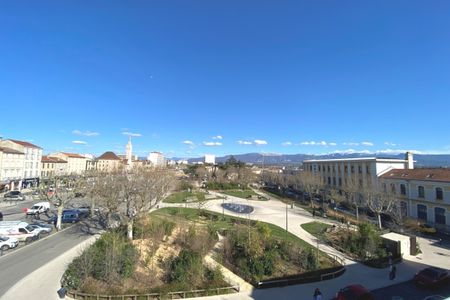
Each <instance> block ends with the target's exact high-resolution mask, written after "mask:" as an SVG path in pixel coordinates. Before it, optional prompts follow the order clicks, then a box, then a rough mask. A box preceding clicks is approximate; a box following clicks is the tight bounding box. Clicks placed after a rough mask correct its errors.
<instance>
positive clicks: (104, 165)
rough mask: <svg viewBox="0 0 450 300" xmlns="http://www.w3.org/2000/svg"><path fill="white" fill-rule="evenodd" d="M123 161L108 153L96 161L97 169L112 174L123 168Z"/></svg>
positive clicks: (112, 153)
mask: <svg viewBox="0 0 450 300" xmlns="http://www.w3.org/2000/svg"><path fill="white" fill-rule="evenodd" d="M122 165H123V164H122V159H121V158H120V157H118V156H117V155H116V154H115V153H114V152H111V151H108V152H105V153H103V154H102V155H100V156H99V157H97V158H96V159H95V169H96V170H98V171H101V172H112V171H115V170H118V169H119V168H120V167H121V166H122Z"/></svg>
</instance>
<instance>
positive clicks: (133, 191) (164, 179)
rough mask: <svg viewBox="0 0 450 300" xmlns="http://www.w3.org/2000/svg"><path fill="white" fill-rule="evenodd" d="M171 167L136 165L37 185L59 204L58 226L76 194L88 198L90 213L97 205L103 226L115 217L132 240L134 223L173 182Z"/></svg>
mask: <svg viewBox="0 0 450 300" xmlns="http://www.w3.org/2000/svg"><path fill="white" fill-rule="evenodd" d="M174 179H175V177H174V174H173V172H172V171H171V170H170V169H165V168H146V167H136V168H133V169H131V170H127V169H118V170H116V171H114V172H108V173H101V172H91V173H86V174H85V175H84V176H73V177H53V178H49V179H47V180H46V181H45V182H43V183H42V184H41V185H40V191H41V195H43V196H44V197H46V198H47V199H48V200H49V201H51V202H53V203H55V204H56V205H57V206H58V211H57V223H56V226H57V228H60V227H61V216H62V212H63V210H64V209H65V208H66V207H67V206H68V205H69V204H70V203H71V202H72V201H73V200H74V199H75V197H76V196H80V195H86V196H88V197H89V198H90V199H91V203H90V204H91V212H92V215H93V212H94V209H95V208H96V207H98V208H99V210H98V211H99V216H100V219H101V221H102V222H103V223H104V225H105V226H111V224H112V223H113V218H114V217H116V218H117V219H119V220H118V221H119V222H120V223H121V224H126V226H127V236H128V239H130V240H132V239H133V225H134V222H135V221H136V220H137V219H139V218H141V217H142V216H143V215H147V213H148V212H149V211H150V210H151V209H152V208H154V207H155V206H156V205H158V203H159V202H160V201H161V200H162V199H164V197H166V196H167V195H168V193H169V192H170V191H171V190H172V188H173V185H174Z"/></svg>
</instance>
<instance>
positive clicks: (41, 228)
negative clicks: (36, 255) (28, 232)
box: [30, 223, 53, 234]
mask: <svg viewBox="0 0 450 300" xmlns="http://www.w3.org/2000/svg"><path fill="white" fill-rule="evenodd" d="M30 226H31V227H33V228H34V230H37V232H39V234H41V233H47V234H49V233H50V232H52V230H53V226H51V225H47V224H43V223H32V224H30Z"/></svg>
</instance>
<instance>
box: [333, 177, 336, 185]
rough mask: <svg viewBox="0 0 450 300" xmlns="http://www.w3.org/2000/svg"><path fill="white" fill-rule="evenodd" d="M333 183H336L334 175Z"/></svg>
mask: <svg viewBox="0 0 450 300" xmlns="http://www.w3.org/2000/svg"><path fill="white" fill-rule="evenodd" d="M333 185H336V177H333Z"/></svg>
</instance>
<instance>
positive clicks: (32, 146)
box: [10, 139, 42, 149]
mask: <svg viewBox="0 0 450 300" xmlns="http://www.w3.org/2000/svg"><path fill="white" fill-rule="evenodd" d="M10 141H11V142H13V143H16V144H19V145H22V146H24V147H27V148H37V149H42V148H41V147H39V146H36V145H34V144H32V143H29V142H24V141H18V140H11V139H10Z"/></svg>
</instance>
